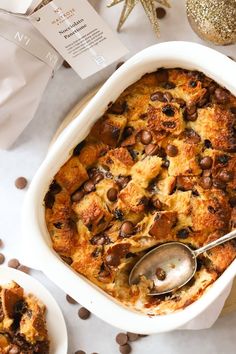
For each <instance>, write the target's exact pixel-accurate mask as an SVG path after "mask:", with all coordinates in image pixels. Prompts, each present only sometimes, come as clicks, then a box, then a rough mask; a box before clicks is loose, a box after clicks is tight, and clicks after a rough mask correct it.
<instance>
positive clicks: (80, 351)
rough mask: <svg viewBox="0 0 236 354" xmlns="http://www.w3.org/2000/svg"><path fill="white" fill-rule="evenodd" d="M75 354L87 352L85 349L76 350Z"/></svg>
mask: <svg viewBox="0 0 236 354" xmlns="http://www.w3.org/2000/svg"><path fill="white" fill-rule="evenodd" d="M75 354H86V353H85V352H84V351H83V350H76V352H75Z"/></svg>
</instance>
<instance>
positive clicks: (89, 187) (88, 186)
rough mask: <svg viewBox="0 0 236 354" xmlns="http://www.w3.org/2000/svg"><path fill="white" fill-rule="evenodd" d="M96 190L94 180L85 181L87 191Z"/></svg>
mask: <svg viewBox="0 0 236 354" xmlns="http://www.w3.org/2000/svg"><path fill="white" fill-rule="evenodd" d="M94 190H95V185H94V183H93V181H92V180H88V181H87V182H85V184H84V191H85V192H86V193H90V192H92V191H94Z"/></svg>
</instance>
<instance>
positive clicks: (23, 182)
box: [15, 177, 28, 189]
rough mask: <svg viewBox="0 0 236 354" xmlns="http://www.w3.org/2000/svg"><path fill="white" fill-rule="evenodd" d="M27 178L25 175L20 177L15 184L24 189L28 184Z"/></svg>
mask: <svg viewBox="0 0 236 354" xmlns="http://www.w3.org/2000/svg"><path fill="white" fill-rule="evenodd" d="M27 183H28V182H27V179H26V178H25V177H18V178H17V179H16V180H15V186H16V188H17V189H24V188H25V187H26V186H27Z"/></svg>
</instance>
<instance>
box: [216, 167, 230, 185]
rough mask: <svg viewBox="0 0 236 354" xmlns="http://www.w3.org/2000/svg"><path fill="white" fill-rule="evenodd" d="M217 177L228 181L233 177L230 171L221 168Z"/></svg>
mask: <svg viewBox="0 0 236 354" xmlns="http://www.w3.org/2000/svg"><path fill="white" fill-rule="evenodd" d="M218 177H219V179H220V180H221V181H223V182H229V181H231V180H232V179H233V173H232V172H230V171H226V170H222V171H220V173H219V175H218Z"/></svg>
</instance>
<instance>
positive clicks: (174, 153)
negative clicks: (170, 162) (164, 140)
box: [166, 144, 179, 157]
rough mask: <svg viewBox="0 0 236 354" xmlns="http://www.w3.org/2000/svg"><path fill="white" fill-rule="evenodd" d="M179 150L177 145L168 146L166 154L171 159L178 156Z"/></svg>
mask: <svg viewBox="0 0 236 354" xmlns="http://www.w3.org/2000/svg"><path fill="white" fill-rule="evenodd" d="M178 152H179V151H178V148H177V146H175V145H172V144H168V145H167V147H166V153H167V155H168V156H170V157H175V156H177V155H178Z"/></svg>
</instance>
